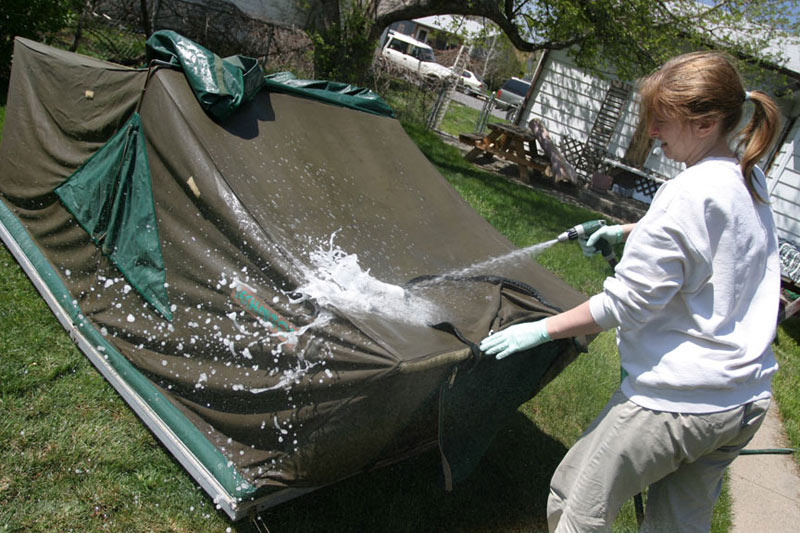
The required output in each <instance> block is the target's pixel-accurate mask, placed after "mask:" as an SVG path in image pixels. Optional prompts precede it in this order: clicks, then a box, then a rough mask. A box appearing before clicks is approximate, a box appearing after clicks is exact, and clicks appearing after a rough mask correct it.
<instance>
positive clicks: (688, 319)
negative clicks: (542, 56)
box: [481, 52, 780, 531]
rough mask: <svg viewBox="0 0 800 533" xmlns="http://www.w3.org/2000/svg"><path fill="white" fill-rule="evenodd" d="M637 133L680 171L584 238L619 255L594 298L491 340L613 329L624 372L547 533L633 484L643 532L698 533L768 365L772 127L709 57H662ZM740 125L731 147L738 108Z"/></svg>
mask: <svg viewBox="0 0 800 533" xmlns="http://www.w3.org/2000/svg"><path fill="white" fill-rule="evenodd" d="M640 93H641V98H642V109H643V110H644V113H645V119H646V120H647V121H648V125H649V132H650V135H651V136H652V137H653V138H655V139H657V140H658V141H660V142H661V149H662V151H663V153H664V155H665V156H666V157H668V158H670V159H674V160H676V161H679V162H683V163H685V164H686V170H684V171H683V172H682V173H681V174H680V175H678V176H677V177H676V178H675V179H673V180H671V181H669V182H668V183H666V184H665V185H664V186H662V187H661V189H660V190H659V191H658V193H657V194H656V196H655V198H654V199H653V202H652V204H651V206H650V208H649V209H648V212H647V214H646V215H645V216H644V217H643V218H642V219H641V220H640V221H639V222H638V223H637V224H635V225H628V226H611V227H608V228H604V229H602V230H600V231H598V232H597V233H596V234H595V235H593V236H592V239H593V240H590V241H589V243H588V244H589V245H592V244H593V243H594V242H596V239H597V238H606V239H609V240H612V241H616V242H621V241H622V240H623V239H625V238H626V237H627V243H626V245H625V254H624V256H623V257H622V259H621V261H620V263H619V264H618V265H617V268H616V272H615V275H614V276H613V277H610V278H608V279H606V281H605V283H604V285H603V291H602V292H601V293H599V294H597V295H595V296H593V297H592V298H590V299H589V301H588V302H586V303H584V304H582V305H580V306H578V307H576V308H574V309H571V310H569V311H567V312H564V313H561V314H559V315H555V316H553V317H549V318H547V319H544V320H540V321H537V322H533V323H526V324H519V325H516V326H512V327H509V328H507V329H505V330H503V331H500V332H498V333H495V334H493V335H491V336H489V337H487V338H486V339H484V340H483V341H482V343H481V349H482V350H484V351H485V352H486V353H488V354H493V355H496V357H497V358H502V357H506V356H508V355H510V354H511V353H514V352H516V351H521V350H527V349H530V348H532V347H534V346H537V345H539V344H541V343H543V342H548V341H550V340H552V339H561V338H566V337H572V336H576V335H582V334H590V333H597V332H600V331H602V330H604V329H610V328H616V330H617V345H618V348H619V353H620V362H621V365H622V368H623V370H624V373H625V374H627V375H626V377H625V379H624V380H623V381H622V383H621V385H620V388H619V389H618V390H617V391H616V392H615V393H614V395H613V396H612V398H611V399H610V400H609V402H608V404H607V405H606V407H605V408H604V410H603V412H602V413H601V414H600V415H599V416H598V418H597V419H595V421H594V422H592V424H591V425H590V426H589V428H588V429H587V430H586V432H585V433H584V434H583V436H581V438H580V439H579V440H578V442H577V443H576V444H575V445H574V446H573V447H572V449H570V451H569V452H568V453H567V455H566V456H565V457H564V459H563V461H562V463H561V464H560V465H559V467H558V468H557V469H556V472H555V474H554V475H553V479H552V481H551V486H550V497H549V499H548V506H547V512H548V524H549V526H550V529H551V531H598V530H607V529H610V527H611V524H612V523H613V521H614V518H615V516H616V515H617V513H618V512H619V509H620V506H621V505H622V504H623V503H624V502H625V500H627V499H629V498H631V497H632V496H634V495H635V494H637V493H639V492H641V491H642V490H643V489H645V488H646V487H648V486H649V491H648V498H647V507H646V513H645V519H644V523H643V525H642V530H643V531H708V530H709V528H710V524H711V515H712V509H713V506H714V502H715V501H716V499H717V497H718V496H719V491H720V487H721V484H722V476H723V473H724V471H725V468H726V467H727V466H728V465H729V464H730V463H731V462H732V461H733V460H734V459H735V458H736V456H737V455H738V454H739V452H740V451H741V449H742V448H743V447H744V446H745V445H746V444H747V442H748V441H749V440H750V439H751V438H752V436H753V434H754V433H755V431H756V430H757V429H758V427H759V426H760V425H761V422H762V420H763V418H764V415H765V414H766V410H767V407H768V406H769V400H770V382H771V378H772V375H773V374H774V373H775V371H776V370H777V364H776V362H775V358H774V356H773V354H772V350H771V348H770V344H771V341H772V339H773V337H774V334H775V324H776V320H777V312H778V297H779V290H780V266H779V259H778V243H777V235H776V231H775V225H774V222H773V217H772V212H771V209H770V206H769V205H768V203H767V202H766V199H767V192H766V188H765V178H764V175H763V173H762V172H761V170H759V169H758V168H757V167H756V166H755V163H756V161H758V160H759V159H760V158H761V157H763V156H764V155H765V154H766V152H767V150H768V149H769V146H770V145H771V143H772V141H773V140H774V137H775V135H776V133H777V129H778V120H779V119H778V112H777V108H776V106H775V104H774V103H773V102H772V100H771V99H770V98H769V97H768V96H767V95H766V94H764V93H762V92H752V93H746V92H745V91H744V89H743V87H742V83H741V79H740V77H739V74H738V72H737V71H736V69H735V67H734V66H733V64H732V63H731V61H730V60H729V59H728V58H727V57H726V56H724V55H722V54H719V53H715V52H697V53H691V54H685V55H682V56H679V57H676V58H674V59H672V60H670V61H669V62H667V63H666V64H665V65H664V66H663V67H662V68H661V69H659V70H658V71H656V72H654V73H653V74H651V75H650V76H648V77H647V78H645V79H644V80H642V82H641V83H640ZM747 102H752V104H753V105H754V112H753V117H752V119H751V120H750V122H749V123H748V124H747V125H746V126H745V127H744V129H743V130H742V131H741V132H740V137H739V138H740V142H739V144H738V147H737V149H738V150H739V151H740V155H739V156H738V157H737V154H736V153H735V152H734V151H733V150H732V148H731V145H730V143H731V138H732V136H733V134H734V130H735V128H736V127H737V125H738V124H739V122H740V120H741V117H742V110H743V106H744V105H745V104H746V103H747Z"/></svg>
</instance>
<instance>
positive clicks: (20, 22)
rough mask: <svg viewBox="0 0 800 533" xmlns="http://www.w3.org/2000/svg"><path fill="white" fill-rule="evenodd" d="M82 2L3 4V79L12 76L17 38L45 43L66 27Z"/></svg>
mask: <svg viewBox="0 0 800 533" xmlns="http://www.w3.org/2000/svg"><path fill="white" fill-rule="evenodd" d="M81 4H82V0H3V10H2V13H0V79H4V80H7V79H8V75H9V73H10V72H11V54H12V52H13V50H14V37H17V36H19V37H26V38H28V39H36V40H42V39H45V38H46V37H47V36H48V35H50V34H52V33H54V32H56V31H58V30H60V29H61V28H63V27H64V26H65V25H66V24H67V20H68V18H69V16H70V15H71V14H73V13H74V12H75V10H76V9H77V10H78V11H79V10H80V6H81Z"/></svg>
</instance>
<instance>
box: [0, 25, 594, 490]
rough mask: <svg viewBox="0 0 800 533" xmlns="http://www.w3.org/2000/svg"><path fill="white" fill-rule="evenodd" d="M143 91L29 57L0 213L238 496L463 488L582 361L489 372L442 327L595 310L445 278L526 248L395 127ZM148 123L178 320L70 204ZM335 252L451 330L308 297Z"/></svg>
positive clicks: (557, 286) (296, 101) (64, 62)
mask: <svg viewBox="0 0 800 533" xmlns="http://www.w3.org/2000/svg"><path fill="white" fill-rule="evenodd" d="M147 76H148V74H147V72H146V71H140V70H133V69H126V68H123V67H119V66H117V65H113V64H109V63H105V62H101V61H98V60H94V59H90V58H85V57H82V56H79V55H75V54H69V53H67V52H63V51H59V50H55V49H53V48H50V47H47V46H45V45H42V44H38V43H35V42H32V41H28V40H25V39H19V38H18V39H17V40H16V41H15V51H14V64H13V69H12V76H11V84H10V88H9V98H8V106H7V110H6V119H5V126H4V132H3V140H2V144H1V145H0V198H1V199H2V202H3V204H4V207H5V208H6V210H7V212H8V213H9V215H8V217H10V218H11V219H13V222H14V223H13V224H11V223H9V224H6V222H5V219H4V222H3V223H4V226H6V227H9V226H14V227H16V228H17V229H16V230H14V231H15V233H16V234H18V236H19V239H18V240H21V241H24V240H26V239H27V240H29V241H30V243H31V244H30V246H29V247H28V248H29V249H31V250H33V249H35V251H36V253H38V254H41V256H42V260H41V262H40V263H41V264H42V266H41V269H42V271H45V270H49V271H50V274H49V276H50V277H51V278H52V277H55V278H57V280H54V282H56V281H57V284H61V285H63V289H64V294H68V295H69V296H70V298H69V302H70V304H71V305H75V306H77V310H76V311H75V313H77V314H73V315H71V316H74V322H75V324H76V325H79V326H80V327H81V328H84V329H85V330H86V331H87V332H90V333H91V334H92V335H94V337H93V338H97V339H98V340H99V339H102V340H103V341H104V342H105V343H106V344H107V345H108V346H107V350H108V351H109V352H114V353H115V354H119V356H120V362H123V361H124V364H125V365H127V366H126V373H127V374H126V375H129V376H131V377H130V378H129V379H141V380H142V382H143V383H146V384H147V385H146V387H147V389H148V390H149V391H150V392H148V393H147V394H148V397H152V398H154V399H153V400H152V401H154V402H157V403H159V404H161V405H160V407H163V406H164V405H163V404H168V405H169V410H168V412H169V413H172V414H165V415H164V416H165V417H166V418H168V419H170V420H173V419H174V418H177V419H179V420H181V421H182V423H185V424H186V425H187V427H190V428H193V429H192V430H191V431H186V432H182V434H183V435H185V438H186V439H187V440H188V441H190V442H187V446H189V447H190V448H193V449H203V450H208V449H211V450H214V452H213V453H212V454H210V455H211V459H209V461H211V462H212V463H213V464H212V465H210V467H209V469H210V470H212V471H215V472H218V471H219V468H220V467H219V463H218V462H217V459H215V458H214V457H217V458H218V457H220V456H221V457H224V458H225V460H226V463H225V464H226V467H227V468H229V469H230V470H231V471H230V472H229V474H228V477H229V479H231V480H243V481H242V482H241V483H240V482H239V481H236V482H235V483H236V486H233V487H232V486H230V484H228V485H227V487H228V489H229V491H231V492H233V491H235V490H236V488H237V487H245V489H240V493H242V492H241V491H243V493H246V494H250V493H251V489H252V490H267V489H269V488H271V487H297V488H302V487H315V486H320V485H325V484H328V483H331V482H335V481H337V480H340V479H343V478H345V477H349V476H351V475H353V474H355V473H358V472H363V471H365V470H369V469H370V468H375V467H377V466H380V465H384V464H387V463H391V462H393V461H397V460H400V459H403V458H405V457H408V456H409V455H411V454H413V453H418V452H419V451H420V450H422V449H426V448H427V447H430V446H435V445H437V444H438V445H439V447H440V449H441V451H442V453H443V455H444V461H443V462H444V464H445V465H446V470H447V472H448V476H449V477H450V478H451V479H455V480H459V479H465V478H466V476H467V475H468V473H469V471H470V469H471V468H472V466H474V464H475V462H476V461H477V460H478V458H479V456H480V454H481V453H483V451H484V450H485V448H486V446H488V442H490V441H491V438H492V435H493V432H494V431H495V430H496V429H497V424H499V423H501V422H502V420H504V419H505V418H506V417H507V416H509V415H510V414H512V413H513V411H514V409H516V407H517V406H518V405H519V403H521V402H522V401H524V400H525V399H527V398H529V397H531V396H533V395H535V394H536V392H537V391H538V390H539V389H540V388H541V387H542V386H544V384H545V383H546V382H547V380H549V379H551V378H552V377H553V376H554V375H555V373H557V371H558V370H559V369H561V368H563V367H564V366H565V365H566V364H568V362H569V361H571V360H572V359H573V358H574V357H575V356H576V355H577V347H576V344H575V343H573V342H568V341H565V342H561V343H554V344H550V345H547V346H544V347H540V348H537V349H536V351H535V353H532V354H529V355H528V356H526V355H520V356H517V357H511V358H507V359H506V360H503V361H501V362H497V361H494V360H491V359H486V358H483V359H478V360H477V361H476V359H475V357H474V355H473V353H472V351H471V350H470V348H469V346H468V345H467V344H465V343H464V342H462V341H461V340H459V338H458V337H457V336H456V335H453V334H452V333H451V332H448V331H442V330H440V329H436V328H433V327H430V326H431V324H433V323H441V322H447V323H449V324H451V325H452V326H453V328H455V329H456V330H457V331H458V332H460V335H461V336H462V338H464V339H467V340H470V341H471V342H472V343H477V342H479V341H480V339H481V338H482V337H483V336H485V335H486V334H487V333H488V331H489V330H495V331H496V330H499V329H502V328H504V327H506V326H507V325H509V324H513V323H515V322H518V321H521V320H529V319H535V318H540V317H544V316H549V315H552V314H553V313H555V312H556V310H557V308H568V307H572V306H574V305H577V304H578V303H580V302H582V301H584V297H583V296H582V295H581V294H580V293H578V292H577V291H575V290H573V289H572V288H570V287H569V286H568V285H566V284H565V283H564V282H563V281H561V280H560V279H558V278H557V277H555V276H553V275H552V274H550V273H549V272H547V271H546V270H545V269H543V268H542V267H541V266H539V265H538V264H537V263H536V262H535V261H534V260H530V259H526V260H524V261H514V262H502V263H498V264H497V265H496V266H494V267H492V269H491V271H490V272H482V273H483V274H490V275H492V276H496V277H497V278H498V279H499V278H506V279H511V280H516V281H517V282H519V283H522V284H525V285H526V286H531V287H534V288H535V289H536V293H537V294H535V295H532V294H530V293H529V291H524V290H520V285H519V284H517V283H497V282H493V281H491V280H484V281H481V280H472V281H465V280H463V279H459V278H458V277H456V276H442V277H436V276H438V275H440V274H446V273H450V272H454V271H458V270H459V269H462V268H464V267H465V266H469V265H473V264H476V263H480V262H483V261H485V260H486V259H488V258H491V257H497V256H501V255H504V254H506V253H508V252H511V251H513V250H514V249H515V248H514V247H513V245H512V244H511V243H510V242H508V240H507V239H505V238H504V237H503V236H502V235H500V234H499V233H498V232H497V231H496V230H494V229H493V228H492V227H491V226H490V225H489V224H488V223H487V222H486V221H485V220H483V219H482V218H481V217H480V216H479V215H478V214H477V213H475V212H474V211H473V210H472V209H471V208H470V207H469V205H468V204H466V202H464V201H463V200H462V199H461V197H460V196H459V195H458V193H457V192H456V191H455V190H454V189H453V188H452V187H451V186H450V185H449V184H448V183H447V182H446V180H444V178H442V176H441V175H440V174H439V173H438V172H437V171H436V169H435V168H434V167H433V165H431V164H430V162H428V161H427V159H426V158H425V157H424V155H423V154H422V153H421V152H420V151H419V150H418V149H417V147H416V146H415V145H414V143H413V142H412V141H411V140H410V139H409V138H408V136H407V135H406V134H405V132H404V131H403V129H402V127H401V125H400V124H399V122H397V121H396V120H394V119H392V118H389V117H386V116H381V115H376V114H369V113H362V112H357V111H354V110H352V109H350V108H346V107H342V106H338V105H330V104H328V103H326V102H321V101H317V100H312V99H309V98H305V97H298V96H297V95H294V94H288V93H282V92H281V93H279V92H270V91H268V90H266V89H264V88H262V90H259V91H258V92H257V93H256V94H255V95H254V96H253V98H252V99H251V100H249V101H247V102H244V103H242V104H241V105H240V107H239V108H238V110H237V112H236V113H232V114H230V115H229V116H228V117H227V118H221V119H219V118H215V117H214V116H213V115H210V114H208V113H207V112H206V111H205V110H204V109H203V107H202V106H201V105H200V103H199V102H198V100H197V98H196V97H195V94H194V91H193V89H192V87H191V86H190V84H189V83H188V82H187V78H186V76H184V74H183V73H181V72H176V71H174V70H170V69H157V70H156V71H154V72H153V73H152V74H151V75H150V78H149V81H147ZM145 82H147V91H146V92H145V93H144V96H143V98H142V99H141V101H139V100H138V97H139V95H140V94H142V88H143V87H144V85H145ZM137 107H138V114H139V116H140V120H141V131H142V133H143V137H144V142H143V145H144V149H145V151H146V154H147V164H148V166H149V174H150V181H151V187H152V204H153V206H154V210H155V219H156V222H157V226H158V239H159V240H160V246H161V251H162V257H163V264H164V275H165V283H164V288H165V289H166V293H167V296H168V299H169V302H170V310H171V312H172V321H171V322H170V321H168V320H167V319H166V318H165V317H164V316H163V315H162V314H160V313H158V312H156V310H155V309H154V308H153V306H152V305H150V303H148V301H147V299H146V298H145V297H144V296H143V295H142V294H141V293H140V292H139V291H136V290H131V287H130V282H129V281H128V280H127V278H126V277H125V276H124V275H123V274H122V273H121V272H120V270H119V268H118V266H117V265H116V264H115V263H114V261H113V260H112V259H111V258H110V257H109V256H108V255H106V254H104V253H103V252H102V250H101V249H100V248H98V247H97V246H96V245H95V243H94V242H93V241H92V237H91V235H90V234H89V233H88V232H87V231H85V230H84V229H83V228H82V227H81V225H80V223H79V222H78V220H77V219H76V216H73V214H72V213H71V212H70V210H69V209H67V207H66V206H65V204H64V203H62V202H61V201H60V200H59V198H58V196H57V195H56V194H55V193H54V191H55V190H56V188H58V187H59V186H61V185H63V184H64V183H68V181H67V180H68V178H69V177H70V176H71V175H72V174H73V173H75V171H76V170H78V169H79V168H80V167H81V165H84V164H85V163H86V162H87V160H89V158H90V157H91V156H92V155H94V154H96V153H98V151H99V150H101V149H102V146H103V145H104V144H105V143H106V142H108V141H109V140H110V139H112V138H113V137H114V135H115V134H116V133H117V132H120V131H122V130H124V128H125V124H126V122H127V121H128V120H130V119H131V117H133V116H134V113H136V112H137ZM98 209H99V206H98ZM8 217H7V218H8ZM328 252H331V253H332V255H334V256H337V257H342V256H343V255H347V254H349V256H352V257H357V259H358V263H359V265H360V267H361V268H362V269H363V270H364V271H365V272H368V273H369V275H370V276H372V277H373V278H375V279H377V280H380V281H381V282H382V283H384V284H385V285H386V286H388V287H394V288H395V289H396V288H398V287H402V288H403V291H404V292H403V294H404V296H403V297H404V298H405V297H411V296H414V297H419V298H422V299H424V301H426V302H429V303H430V304H431V306H432V309H434V310H435V312H434V313H433V315H434V316H433V317H432V319H431V320H418V319H417V318H419V317H417V316H410V315H413V311H412V310H411V309H412V308H411V307H408V308H407V309H408V310H407V309H406V308H403V309H401V310H400V311H401V313H400V315H398V314H396V313H395V314H392V313H390V312H389V311H392V310H391V309H388V308H386V306H384V305H383V304H382V303H381V302H382V300H380V299H374V300H369V299H368V301H366V302H361V303H366V304H369V305H366V306H365V307H361V308H351V307H348V306H346V305H343V304H337V303H333V304H328V303H324V302H323V301H322V300H321V299H319V298H314V297H306V298H298V297H297V291H298V290H299V289H300V288H302V287H304V286H306V285H307V284H308V281H309V276H310V274H309V272H314V271H315V270H314V269H315V268H316V267H315V262H314V260H315V257H317V256H318V255H320V254H322V255H324V254H325V253H328ZM37 269H39V267H37ZM431 276H433V278H432V279H428V280H426V281H425V282H423V283H409V282H410V281H411V280H414V279H415V278H420V277H431ZM364 299H366V298H364ZM59 301H60V302H61V303H60V305H68V304H67V303H66V302H65V300H64V299H62V300H59ZM403 312H406V314H407V315H409V316H403V314H402V313H403ZM434 319H435V320H434ZM88 334H89V333H87V335H88ZM151 393H152V394H151ZM477 396H479V397H480V399H479V400H477V399H476V397H477ZM175 414H177V415H176V416H174V417H173V415H175ZM169 423H170V424H173V423H176V424H177V422H174V421H173V422H169ZM182 438H183V437H182ZM198 453H199V452H198ZM200 455H203V454H202V453H201V454H200ZM222 477H224V476H222Z"/></svg>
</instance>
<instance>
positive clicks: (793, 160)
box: [767, 122, 800, 243]
mask: <svg viewBox="0 0 800 533" xmlns="http://www.w3.org/2000/svg"><path fill="white" fill-rule="evenodd" d="M786 139H787V141H786V142H785V143H784V144H783V146H781V148H780V150H779V151H778V154H777V155H776V157H775V162H774V163H773V164H772V166H771V167H770V168H769V173H768V176H767V188H768V190H770V197H769V199H770V202H771V203H772V211H773V212H774V213H775V224H776V225H777V226H778V236H779V237H782V238H784V239H788V240H790V241H794V242H796V243H800V122H797V123H795V125H794V127H793V128H792V130H791V131H790V132H789V135H788V136H787V138H786ZM776 178H777V181H776Z"/></svg>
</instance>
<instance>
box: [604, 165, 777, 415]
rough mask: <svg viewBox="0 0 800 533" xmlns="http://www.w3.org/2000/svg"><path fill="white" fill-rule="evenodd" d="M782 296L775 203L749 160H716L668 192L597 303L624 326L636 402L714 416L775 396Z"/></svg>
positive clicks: (607, 320)
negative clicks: (748, 170) (747, 177)
mask: <svg viewBox="0 0 800 533" xmlns="http://www.w3.org/2000/svg"><path fill="white" fill-rule="evenodd" d="M756 173H757V174H758V175H759V181H760V183H759V186H760V188H757V190H759V192H760V193H761V195H762V197H763V198H766V197H767V193H766V184H765V179H764V176H763V173H762V172H761V171H760V170H757V172H756ZM779 291H780V263H779V257H778V239H777V234H776V231H775V223H774V221H773V218H772V210H771V208H770V206H769V205H768V204H765V203H760V202H755V201H754V200H753V199H752V198H751V197H750V194H749V193H748V191H747V189H746V187H745V184H744V180H743V178H742V173H741V170H740V167H739V163H738V162H737V161H735V160H733V159H727V158H709V159H705V160H703V161H701V162H700V163H698V164H696V165H694V166H692V167H689V168H688V169H686V170H685V171H684V172H682V173H681V174H680V175H679V176H678V177H676V178H675V179H674V180H671V181H669V182H667V183H666V184H664V185H663V186H662V187H661V189H660V190H659V191H658V193H657V194H656V196H655V197H654V198H653V202H652V204H651V206H650V209H649V210H648V211H647V214H646V215H645V216H644V217H642V219H641V220H640V221H639V223H638V224H636V227H635V229H634V230H633V231H632V232H631V234H630V235H629V237H628V240H627V243H626V244H625V253H624V255H623V257H622V259H621V260H620V262H619V264H618V265H617V268H616V273H615V275H614V276H613V277H610V278H608V279H606V281H605V283H604V285H603V292H601V293H600V294H597V295H595V296H593V297H592V298H591V299H590V309H591V313H592V317H593V318H594V320H595V322H597V323H598V324H599V325H600V326H602V327H603V328H605V329H609V328H612V327H617V345H618V347H619V353H620V361H621V364H622V367H623V368H624V369H625V371H626V372H627V373H628V377H627V378H626V379H625V380H624V381H623V383H622V391H623V392H624V393H625V395H626V396H627V397H628V398H629V399H631V400H632V401H633V402H635V403H636V404H638V405H641V406H642V407H646V408H648V409H654V410H659V411H670V412H682V413H709V412H717V411H723V410H726V409H730V408H732V407H735V406H737V405H741V404H744V403H747V402H750V401H753V400H755V399H760V398H767V397H769V395H770V381H771V379H772V375H773V374H774V373H775V371H776V370H777V368H778V365H777V363H776V362H775V357H774V355H773V353H772V349H771V346H770V344H771V342H772V340H773V338H774V336H775V327H776V321H777V313H778V298H779Z"/></svg>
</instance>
